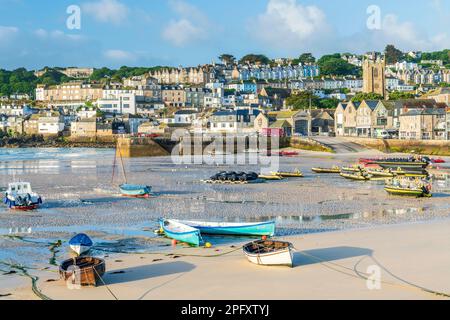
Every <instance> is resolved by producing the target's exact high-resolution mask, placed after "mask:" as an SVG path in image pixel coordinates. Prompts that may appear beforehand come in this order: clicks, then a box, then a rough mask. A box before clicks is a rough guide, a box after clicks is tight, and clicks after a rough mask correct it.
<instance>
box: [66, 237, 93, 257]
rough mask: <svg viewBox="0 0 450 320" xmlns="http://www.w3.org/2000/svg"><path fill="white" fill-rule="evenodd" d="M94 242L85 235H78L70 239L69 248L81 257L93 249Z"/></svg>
mask: <svg viewBox="0 0 450 320" xmlns="http://www.w3.org/2000/svg"><path fill="white" fill-rule="evenodd" d="M92 245H93V243H92V240H91V239H90V238H89V236H87V235H86V234H84V233H80V234H77V235H76V236H75V237H73V238H72V239H70V241H69V246H70V249H72V251H74V252H75V253H76V254H78V255H79V256H80V255H82V254H83V253H86V252H88V251H89V250H90V249H91V248H92Z"/></svg>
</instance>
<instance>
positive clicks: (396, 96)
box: [389, 91, 416, 100]
mask: <svg viewBox="0 0 450 320" xmlns="http://www.w3.org/2000/svg"><path fill="white" fill-rule="evenodd" d="M415 97H416V96H415V95H414V94H413V93H410V92H400V91H394V92H391V93H390V94H389V100H403V99H414V98H415Z"/></svg>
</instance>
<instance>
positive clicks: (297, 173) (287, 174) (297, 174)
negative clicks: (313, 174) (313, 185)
mask: <svg viewBox="0 0 450 320" xmlns="http://www.w3.org/2000/svg"><path fill="white" fill-rule="evenodd" d="M272 174H273V175H274V176H279V177H282V178H302V177H303V173H302V172H301V171H300V170H296V171H294V172H282V171H278V172H272Z"/></svg>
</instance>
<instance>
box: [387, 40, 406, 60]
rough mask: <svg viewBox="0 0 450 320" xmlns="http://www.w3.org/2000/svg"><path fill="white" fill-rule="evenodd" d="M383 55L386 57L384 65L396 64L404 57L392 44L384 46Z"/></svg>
mask: <svg viewBox="0 0 450 320" xmlns="http://www.w3.org/2000/svg"><path fill="white" fill-rule="evenodd" d="M384 54H385V55H386V63H387V64H394V63H397V62H399V61H400V60H401V59H403V57H404V54H403V52H402V51H400V50H398V49H397V48H396V47H394V46H393V45H392V44H389V45H387V46H386V49H385V50H384Z"/></svg>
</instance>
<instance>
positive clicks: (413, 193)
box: [384, 187, 432, 198]
mask: <svg viewBox="0 0 450 320" xmlns="http://www.w3.org/2000/svg"><path fill="white" fill-rule="evenodd" d="M384 190H385V191H386V192H387V193H389V194H392V195H396V196H407V197H416V198H430V197H432V194H431V193H426V192H424V191H423V190H408V189H401V188H392V187H385V188H384Z"/></svg>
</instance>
